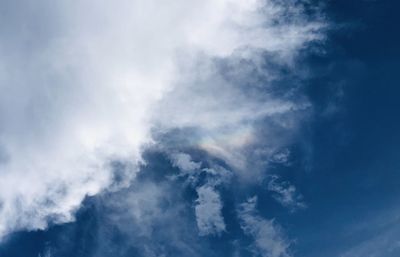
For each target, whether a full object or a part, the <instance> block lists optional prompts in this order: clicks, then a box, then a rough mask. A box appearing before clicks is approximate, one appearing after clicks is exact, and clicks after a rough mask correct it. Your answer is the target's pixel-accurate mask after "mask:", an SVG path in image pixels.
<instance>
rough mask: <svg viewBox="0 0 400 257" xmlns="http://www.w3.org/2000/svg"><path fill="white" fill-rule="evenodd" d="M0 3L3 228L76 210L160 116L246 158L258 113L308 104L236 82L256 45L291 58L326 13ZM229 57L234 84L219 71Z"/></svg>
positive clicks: (43, 223) (227, 2)
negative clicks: (0, 12)
mask: <svg viewBox="0 0 400 257" xmlns="http://www.w3.org/2000/svg"><path fill="white" fill-rule="evenodd" d="M2 5H3V6H2ZM0 8H1V9H4V13H7V15H4V16H1V18H0V19H1V20H0V24H2V25H0V26H1V27H0V31H1V32H0V40H1V41H2V42H3V44H2V45H1V46H0V90H1V92H2V94H0V124H1V125H0V152H1V153H0V162H1V163H0V238H1V237H2V236H4V235H7V234H8V233H10V232H13V231H16V230H21V229H28V230H35V229H44V228H46V227H47V224H48V222H49V221H50V220H51V221H52V222H56V223H60V222H68V221H72V220H73V219H74V211H75V210H76V209H77V208H78V207H79V205H80V203H81V201H82V200H83V199H84V197H85V196H86V195H94V194H97V193H99V192H100V191H102V190H104V189H105V188H107V187H108V186H109V185H110V183H111V182H112V179H113V174H112V169H111V168H110V162H111V161H112V160H123V161H125V162H130V163H131V164H132V165H131V167H133V168H131V172H130V174H129V178H132V177H134V176H135V173H136V169H135V164H136V163H137V162H139V161H140V159H141V156H140V155H141V148H142V147H143V146H145V145H146V144H151V142H152V139H151V136H150V130H151V128H152V127H154V126H156V127H157V128H158V129H161V130H169V129H172V128H176V127H177V128H182V127H196V128H198V129H199V130H200V131H201V132H202V136H201V137H200V138H199V139H198V141H197V142H195V145H196V146H199V147H201V148H202V149H205V150H207V151H209V152H211V153H213V154H215V155H217V156H219V157H221V158H223V159H224V160H226V161H227V162H229V163H231V165H232V166H235V167H237V168H238V169H240V168H244V167H245V166H246V155H245V154H244V153H243V147H244V146H246V145H248V144H251V143H253V142H254V140H255V139H254V135H253V132H254V127H253V126H252V124H253V123H255V122H256V121H257V120H259V119H262V118H264V117H268V116H274V115H278V116H279V115H283V114H287V113H291V112H293V111H295V110H302V109H304V108H306V106H307V104H306V103H305V102H303V101H300V103H297V102H296V103H295V102H292V101H290V100H288V99H276V98H274V96H273V95H270V94H265V95H260V94H258V93H256V94H244V92H245V91H246V92H247V91H249V92H250V91H251V90H247V89H246V90H243V88H241V87H243V85H240V86H239V84H241V83H243V82H245V81H246V78H245V77H246V76H247V75H248V72H252V71H257V72H261V71H259V69H260V67H261V66H262V61H261V58H259V57H257V56H259V54H260V53H262V52H263V51H267V52H269V53H274V56H275V58H276V61H277V62H280V63H289V64H290V63H291V61H292V60H293V58H294V57H295V56H296V53H297V52H298V50H299V49H301V48H303V47H304V46H305V45H306V44H307V43H308V42H310V41H313V40H318V39H320V38H321V33H320V28H321V26H322V24H321V23H319V22H314V21H310V20H308V19H307V18H306V16H305V15H303V14H302V12H301V9H299V10H295V11H293V13H292V14H289V15H291V16H292V17H291V18H290V17H289V16H288V15H287V11H288V10H287V9H286V8H285V4H284V3H283V4H277V3H275V1H261V0H260V1H258V0H251V1H248V0H246V1H244V0H217V1H215V0H205V1H186V0H173V1H172V2H171V1H169V2H168V3H167V2H165V1H161V0H134V1H128V0H117V1H112V2H110V1H104V0H100V1H94V0H89V1H83V2H82V1H77V0H73V1H57V2H52V1H48V0H39V1H36V2H35V3H31V2H30V1H23V2H18V3H16V2H15V3H14V2H13V3H6V2H2V3H1V4H0ZM289 9H290V8H289ZM6 26H7V27H6ZM254 49H257V51H256V50H254ZM225 59H226V60H229V62H230V65H231V66H232V67H233V68H232V69H231V70H232V71H235V74H237V81H236V82H237V83H233V82H232V81H230V80H228V79H226V78H224V76H222V75H221V73H220V72H219V68H218V65H217V62H218V60H225ZM246 60H247V61H249V62H250V63H252V64H251V65H250V66H248V67H250V68H249V69H250V70H249V71H245V70H244V69H243V65H242V62H243V61H246ZM245 66H246V65H245ZM251 86H252V88H253V89H255V88H257V87H259V85H251ZM289 120H292V119H289ZM285 124H286V125H287V124H290V122H287V121H286V122H285ZM129 178H128V179H129ZM218 226H219V227H218V229H221V225H218Z"/></svg>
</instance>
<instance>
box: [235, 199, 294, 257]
mask: <svg viewBox="0 0 400 257" xmlns="http://www.w3.org/2000/svg"><path fill="white" fill-rule="evenodd" d="M256 203H257V197H252V198H250V199H248V201H247V202H245V203H242V204H241V205H240V208H239V210H238V215H239V219H240V221H241V227H242V229H243V231H244V233H245V234H247V235H249V236H251V237H252V238H253V239H254V245H253V252H254V254H255V255H256V256H262V257H288V256H291V255H290V254H289V247H290V243H289V242H288V241H287V240H286V239H285V238H284V236H283V234H282V232H281V229H280V227H279V226H278V225H277V224H276V223H275V221H274V220H267V219H265V218H263V217H261V216H259V214H258V213H257V210H256Z"/></svg>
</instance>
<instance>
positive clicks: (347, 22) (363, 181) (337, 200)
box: [0, 0, 400, 257]
mask: <svg viewBox="0 0 400 257" xmlns="http://www.w3.org/2000/svg"><path fill="white" fill-rule="evenodd" d="M399 10H400V2H398V1H395V0H331V1H327V2H325V6H324V13H325V15H326V16H327V18H328V20H330V21H331V23H332V24H334V25H333V26H332V27H331V28H330V29H329V31H328V32H327V41H326V42H325V43H324V46H323V49H325V50H324V53H321V52H317V53H314V54H312V55H311V56H307V58H306V60H304V63H305V64H306V66H307V69H309V70H310V72H309V73H310V74H311V76H310V77H307V79H305V81H304V83H305V88H304V90H305V92H306V93H305V94H306V95H307V96H308V97H309V99H310V101H311V103H312V105H313V113H312V114H311V118H310V119H309V120H308V121H307V122H306V124H304V126H302V129H301V131H300V132H299V136H297V137H296V139H295V140H294V141H295V142H294V143H293V144H292V145H291V146H290V147H291V149H292V153H293V155H292V156H291V163H292V165H290V166H284V165H276V166H275V167H272V168H270V169H271V170H272V171H271V172H272V173H279V174H280V175H281V178H282V179H283V180H286V181H290V183H291V184H293V185H295V186H296V188H297V189H298V191H299V192H301V194H302V196H303V199H304V201H305V203H306V205H307V208H304V209H301V210H297V211H294V212H288V211H287V210H286V209H285V208H283V207H282V206H280V205H279V204H277V203H276V202H275V201H274V199H273V197H272V196H271V194H270V193H269V192H268V191H267V190H265V187H262V186H261V187H252V188H250V189H249V188H245V189H242V188H223V187H222V188H221V197H222V199H223V201H224V209H223V210H222V212H223V215H224V217H225V222H226V225H227V231H228V232H229V233H225V234H222V235H220V236H213V237H211V238H207V237H202V238H197V236H196V233H197V231H195V230H190V226H188V224H191V223H193V222H195V221H193V220H190V218H188V217H190V216H191V215H193V213H191V212H193V210H190V208H187V210H186V211H182V210H181V206H178V205H177V204H176V203H177V202H183V203H184V206H186V205H187V206H190V204H191V203H192V202H193V201H195V198H196V191H195V190H194V189H190V188H187V187H185V186H183V185H182V183H180V181H179V180H178V181H175V182H165V180H166V178H165V177H167V176H168V175H173V174H175V173H176V167H173V166H172V165H171V163H169V162H168V160H167V159H166V157H165V156H164V155H163V154H162V153H160V152H158V151H157V150H154V151H153V150H150V151H149V153H147V154H146V156H145V159H146V160H147V161H148V163H149V165H148V166H146V167H145V168H144V169H145V171H146V172H141V175H139V178H138V180H137V182H135V183H137V184H146V183H148V184H151V185H155V186H156V187H159V188H169V187H171V188H173V189H174V190H172V192H171V193H169V194H168V196H165V199H164V200H163V201H164V202H163V205H162V207H161V210H162V211H163V212H165V215H166V216H168V215H171V218H170V219H169V220H166V221H160V224H161V225H158V227H155V228H153V229H154V231H153V238H151V240H150V241H149V240H148V239H144V238H145V236H143V237H141V236H137V235H135V236H132V235H130V234H126V233H124V232H121V229H120V228H117V227H114V225H113V224H109V223H107V221H106V220H107V219H106V218H105V217H104V215H105V214H104V213H112V212H113V210H112V208H111V207H110V205H108V204H105V203H104V202H107V201H111V200H112V199H118V198H117V197H116V196H112V195H118V194H119V193H118V192H117V193H110V195H111V196H109V195H108V194H104V195H103V194H102V195H100V196H94V197H91V198H87V199H86V201H85V203H84V207H82V209H80V210H79V211H78V214H77V221H76V222H73V223H69V224H63V225H54V226H51V227H50V228H49V229H48V230H45V231H36V232H20V233H16V234H15V235H12V236H11V237H9V238H8V239H7V240H6V241H5V242H4V243H2V244H1V245H0V256H1V257H38V256H41V257H47V256H49V257H50V256H56V257H64V256H65V257H71V256H74V257H89V256H90V257H97V256H98V257H119V256H121V257H122V256H124V257H125V256H145V253H144V252H145V248H146V247H147V246H148V247H150V246H153V247H155V248H156V249H159V250H160V252H163V253H165V254H166V256H185V251H184V249H186V248H185V247H186V246H185V245H184V244H185V243H187V244H188V245H189V244H193V249H196V251H197V253H198V254H199V255H200V256H233V254H234V253H235V251H236V250H237V249H241V250H238V252H237V253H239V254H240V255H239V256H252V251H251V250H249V248H247V247H245V246H243V245H246V244H247V243H248V242H250V239H249V236H248V235H246V234H245V233H243V231H241V229H240V225H239V223H240V222H238V221H237V218H236V217H235V208H236V207H235V203H237V202H243V201H244V200H245V199H246V198H247V197H249V196H251V195H254V194H256V195H258V210H259V213H260V215H262V216H263V217H266V218H275V220H276V221H277V222H278V223H279V224H280V225H281V226H282V228H283V230H284V231H285V233H286V236H287V237H288V238H290V239H293V242H292V246H291V253H292V255H293V256H299V257H321V256H324V257H336V256H338V257H341V256H343V257H367V256H371V257H372V256H377V257H395V256H400V244H399V241H398V240H399V238H400V208H399V207H398V198H399V196H400V173H399V171H400V133H399V131H400V117H399V113H400V100H399V96H400V83H399V82H400V80H399V75H400V47H399V46H400V33H399V32H400V30H399V28H398V25H399V24H400V15H399V14H398V13H399ZM192 156H197V157H196V158H197V159H196V160H202V159H204V158H208V157H207V156H205V153H202V152H195V151H194V152H193V153H192ZM204 179H206V178H204ZM136 186H138V185H136ZM132 188H135V185H132V186H131V189H127V190H134V189H132ZM168 192H170V191H168ZM113 197H114V198H113ZM110 199H111V200H110ZM168 217H169V216H168ZM123 222H129V221H128V220H123ZM170 223H171V224H170ZM172 223H173V224H174V226H178V227H179V226H180V224H185V225H182V228H180V230H179V231H180V232H179V233H178V232H176V234H173V235H171V234H168V233H169V231H172V228H171V226H172ZM186 226H188V227H189V228H188V227H186ZM194 227H195V225H194ZM163 231H164V232H163ZM143 233H144V232H143ZM182 234H184V235H185V237H184V238H183V237H182V238H181V237H180V236H181V235H182ZM169 237H174V239H176V240H178V241H180V242H181V243H182V245H180V246H176V245H173V244H172V243H171V242H169V240H168V239H169ZM130 240H136V241H137V242H136V243H132V242H130ZM140 240H142V241H140ZM185 240H187V242H186V241H185ZM238 245H239V246H243V247H239V246H238ZM161 249H162V250H161ZM186 254H187V253H186ZM186 256H189V255H186Z"/></svg>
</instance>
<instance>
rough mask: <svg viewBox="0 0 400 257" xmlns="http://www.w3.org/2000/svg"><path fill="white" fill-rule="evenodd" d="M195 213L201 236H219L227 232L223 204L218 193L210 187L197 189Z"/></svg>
mask: <svg viewBox="0 0 400 257" xmlns="http://www.w3.org/2000/svg"><path fill="white" fill-rule="evenodd" d="M196 191H197V194H198V198H197V200H196V206H195V212H196V220H197V227H198V229H199V235H201V236H205V235H219V234H221V233H222V232H224V231H225V221H224V218H223V216H222V202H221V197H220V195H219V193H218V192H216V191H215V189H214V188H213V187H210V186H208V185H205V186H201V187H198V188H197V189H196Z"/></svg>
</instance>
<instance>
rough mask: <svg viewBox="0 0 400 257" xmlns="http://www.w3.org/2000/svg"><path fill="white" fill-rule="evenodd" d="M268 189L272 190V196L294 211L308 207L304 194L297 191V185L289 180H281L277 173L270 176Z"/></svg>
mask: <svg viewBox="0 0 400 257" xmlns="http://www.w3.org/2000/svg"><path fill="white" fill-rule="evenodd" d="M267 189H268V190H269V191H271V192H272V197H274V198H275V200H276V201H278V202H279V203H280V204H282V205H283V206H284V207H287V208H289V209H290V210H291V211H292V212H294V211H296V210H298V209H304V208H306V207H307V205H306V203H305V202H304V201H303V196H302V195H301V194H300V193H299V192H297V189H296V187H295V186H293V185H291V184H290V183H289V182H288V181H280V179H279V177H278V176H277V175H272V176H269V181H268V184H267Z"/></svg>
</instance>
